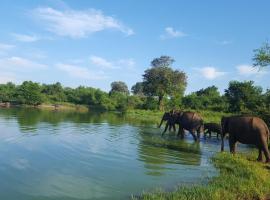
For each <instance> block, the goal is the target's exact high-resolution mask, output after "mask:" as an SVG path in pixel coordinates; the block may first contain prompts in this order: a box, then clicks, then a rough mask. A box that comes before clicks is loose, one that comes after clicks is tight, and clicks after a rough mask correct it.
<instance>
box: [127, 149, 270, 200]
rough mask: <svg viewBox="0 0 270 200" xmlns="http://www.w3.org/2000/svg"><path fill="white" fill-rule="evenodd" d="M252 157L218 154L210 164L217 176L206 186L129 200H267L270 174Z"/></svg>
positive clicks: (209, 179)
mask: <svg viewBox="0 0 270 200" xmlns="http://www.w3.org/2000/svg"><path fill="white" fill-rule="evenodd" d="M255 156H256V155H254V154H252V156H245V155H239V154H237V155H232V154H230V153H218V154H217V155H216V156H214V157H213V159H212V162H213V164H214V165H215V167H216V168H217V169H218V170H219V175H218V176H216V177H213V178H207V177H206V178H205V180H208V184H197V185H193V186H181V187H179V188H178V189H177V190H175V191H173V192H164V191H161V190H159V191H156V192H152V193H144V194H142V196H140V197H133V198H132V199H141V200H151V199H153V200H154V199H155V200H165V199H168V200H169V199H170V200H174V199H175V200H189V199H201V200H235V199H246V200H253V199H268V198H267V197H268V196H269V194H270V192H269V188H270V172H269V169H268V168H266V167H265V165H264V164H261V163H257V162H256V161H255V159H256V158H255Z"/></svg>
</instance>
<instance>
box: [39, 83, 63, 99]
mask: <svg viewBox="0 0 270 200" xmlns="http://www.w3.org/2000/svg"><path fill="white" fill-rule="evenodd" d="M41 92H42V93H43V94H45V95H46V96H47V97H48V99H49V100H50V101H53V102H63V101H66V100H67V97H66V95H65V93H64V89H63V87H62V85H61V83H59V82H57V83H54V84H43V85H42V91H41Z"/></svg>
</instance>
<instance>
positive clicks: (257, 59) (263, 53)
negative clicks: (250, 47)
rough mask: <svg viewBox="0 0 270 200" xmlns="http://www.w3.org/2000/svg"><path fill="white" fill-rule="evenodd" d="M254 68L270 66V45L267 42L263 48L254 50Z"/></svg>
mask: <svg viewBox="0 0 270 200" xmlns="http://www.w3.org/2000/svg"><path fill="white" fill-rule="evenodd" d="M253 61H254V63H253V66H255V67H256V66H258V67H260V68H261V67H266V66H268V65H270V45H269V43H268V42H265V43H264V44H263V45H262V47H261V48H259V49H255V50H254V57H253Z"/></svg>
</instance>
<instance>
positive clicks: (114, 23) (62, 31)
mask: <svg viewBox="0 0 270 200" xmlns="http://www.w3.org/2000/svg"><path fill="white" fill-rule="evenodd" d="M34 15H35V17H37V18H39V19H41V20H42V21H44V22H45V24H44V26H45V27H46V28H47V30H49V31H51V32H53V33H55V34H57V35H60V36H69V37H72V38H81V37H86V36H87V35H89V34H91V33H95V32H99V31H103V30H106V29H115V30H118V31H121V32H123V33H125V34H126V35H132V34H134V32H133V30H132V29H130V28H128V27H126V26H125V25H123V24H122V23H121V22H120V21H118V20H117V19H115V18H113V17H111V16H106V15H104V14H103V13H102V12H101V11H99V10H95V9H90V10H86V11H77V10H72V9H68V10H65V11H60V10H55V9H53V8H50V7H40V8H37V9H35V10H34Z"/></svg>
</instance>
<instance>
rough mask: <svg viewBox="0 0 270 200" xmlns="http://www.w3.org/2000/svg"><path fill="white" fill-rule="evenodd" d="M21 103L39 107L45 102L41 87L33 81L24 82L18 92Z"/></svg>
mask: <svg viewBox="0 0 270 200" xmlns="http://www.w3.org/2000/svg"><path fill="white" fill-rule="evenodd" d="M16 96H17V100H18V102H19V103H22V104H28V105H39V104H41V103H42V102H43V96H42V94H41V86H40V85H39V84H38V83H34V82H32V81H24V82H23V83H22V84H21V85H20V86H19V87H18V90H17V92H16Z"/></svg>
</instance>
